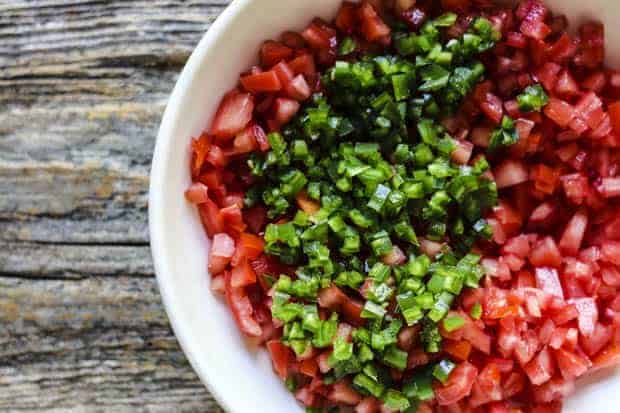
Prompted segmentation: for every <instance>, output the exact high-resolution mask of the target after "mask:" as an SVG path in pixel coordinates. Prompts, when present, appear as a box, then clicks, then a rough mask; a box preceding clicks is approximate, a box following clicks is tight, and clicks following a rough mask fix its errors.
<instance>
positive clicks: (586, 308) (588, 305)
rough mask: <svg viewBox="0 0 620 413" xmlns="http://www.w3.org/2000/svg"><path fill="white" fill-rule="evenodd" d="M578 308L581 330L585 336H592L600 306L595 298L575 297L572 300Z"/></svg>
mask: <svg viewBox="0 0 620 413" xmlns="http://www.w3.org/2000/svg"><path fill="white" fill-rule="evenodd" d="M571 301H572V303H573V304H574V305H575V308H577V312H578V313H579V316H578V318H577V321H578V325H579V331H580V332H581V334H583V336H585V337H590V336H592V335H593V334H594V330H595V328H596V322H597V321H598V308H597V306H596V301H594V299H593V298H590V297H586V298H575V299H572V300H571Z"/></svg>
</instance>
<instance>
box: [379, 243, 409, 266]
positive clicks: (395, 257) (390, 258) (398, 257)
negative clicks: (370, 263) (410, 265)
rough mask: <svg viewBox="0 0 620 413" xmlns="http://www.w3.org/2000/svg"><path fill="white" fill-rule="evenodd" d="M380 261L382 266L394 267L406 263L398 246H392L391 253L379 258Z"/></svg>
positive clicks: (404, 256)
mask: <svg viewBox="0 0 620 413" xmlns="http://www.w3.org/2000/svg"><path fill="white" fill-rule="evenodd" d="M381 261H383V263H384V264H387V265H390V266H396V265H401V264H404V263H405V261H407V256H406V255H405V253H404V252H403V250H401V249H400V247H399V246H398V245H394V246H392V251H390V252H389V253H388V254H386V255H384V256H383V257H381Z"/></svg>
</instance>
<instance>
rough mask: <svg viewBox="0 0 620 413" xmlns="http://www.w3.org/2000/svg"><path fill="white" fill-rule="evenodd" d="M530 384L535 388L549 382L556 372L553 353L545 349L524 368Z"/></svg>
mask: <svg viewBox="0 0 620 413" xmlns="http://www.w3.org/2000/svg"><path fill="white" fill-rule="evenodd" d="M523 370H524V371H525V374H527V376H528V378H529V379H530V382H532V384H534V385H535V386H540V385H541V384H543V383H545V382H547V381H549V380H550V379H551V377H553V373H554V371H555V362H554V360H553V357H552V355H551V352H550V351H549V350H548V349H547V348H544V349H543V350H542V351H541V352H540V353H538V355H537V356H536V357H535V358H534V359H533V360H532V361H530V362H529V363H528V364H527V365H526V366H525V367H524V368H523Z"/></svg>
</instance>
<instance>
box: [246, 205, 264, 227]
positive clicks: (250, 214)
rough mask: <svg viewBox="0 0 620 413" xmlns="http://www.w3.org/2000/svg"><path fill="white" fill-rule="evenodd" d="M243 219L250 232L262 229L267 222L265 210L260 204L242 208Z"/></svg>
mask: <svg viewBox="0 0 620 413" xmlns="http://www.w3.org/2000/svg"><path fill="white" fill-rule="evenodd" d="M243 219H244V221H245V222H246V223H247V225H248V229H249V230H250V232H252V233H254V234H258V233H260V232H262V231H263V229H264V228H265V224H266V223H267V210H266V209H265V207H263V206H261V205H257V206H254V207H252V208H249V209H244V210H243Z"/></svg>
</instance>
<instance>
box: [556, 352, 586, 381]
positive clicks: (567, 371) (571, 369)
mask: <svg viewBox="0 0 620 413" xmlns="http://www.w3.org/2000/svg"><path fill="white" fill-rule="evenodd" d="M555 360H556V362H557V365H558V368H559V369H560V372H561V373H562V377H564V378H565V379H566V380H574V379H576V378H577V377H579V376H582V375H583V374H584V373H585V372H586V371H588V369H589V368H590V366H591V365H592V363H591V362H590V360H588V359H587V358H585V357H581V356H579V355H577V354H575V353H572V352H570V351H567V350H564V349H559V350H556V351H555Z"/></svg>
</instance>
